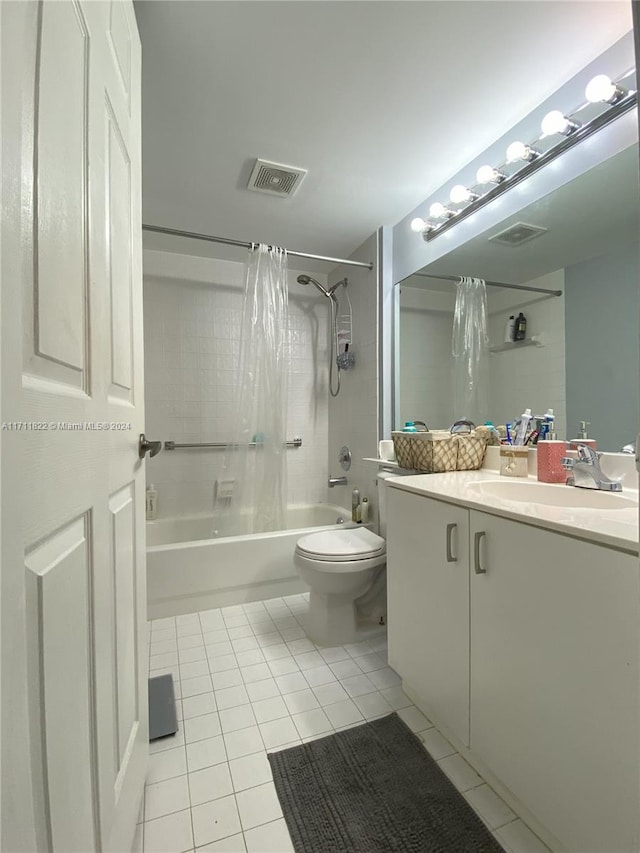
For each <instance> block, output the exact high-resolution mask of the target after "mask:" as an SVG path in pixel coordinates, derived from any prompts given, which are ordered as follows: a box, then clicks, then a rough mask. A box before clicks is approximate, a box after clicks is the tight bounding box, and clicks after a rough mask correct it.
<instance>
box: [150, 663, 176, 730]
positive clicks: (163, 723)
mask: <svg viewBox="0 0 640 853" xmlns="http://www.w3.org/2000/svg"><path fill="white" fill-rule="evenodd" d="M177 731H178V719H177V717H176V695H175V692H174V689H173V676H172V675H169V674H167V675H156V676H155V677H154V678H150V679H149V740H150V741H151V740H157V739H158V738H159V737H167V735H174V734H175V733H176V732H177Z"/></svg>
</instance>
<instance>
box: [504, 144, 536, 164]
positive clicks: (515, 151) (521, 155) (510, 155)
mask: <svg viewBox="0 0 640 853" xmlns="http://www.w3.org/2000/svg"><path fill="white" fill-rule="evenodd" d="M530 150H531V149H530V148H529V146H528V145H525V144H524V142H512V143H511V145H510V146H509V147H508V148H507V162H509V163H515V161H516V160H527V159H528V154H529V151H530Z"/></svg>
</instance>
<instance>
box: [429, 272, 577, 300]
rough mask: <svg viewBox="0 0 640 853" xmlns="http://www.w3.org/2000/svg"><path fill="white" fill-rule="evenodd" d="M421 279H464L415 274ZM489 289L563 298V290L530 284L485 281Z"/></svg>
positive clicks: (456, 280) (451, 276) (452, 276)
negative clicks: (546, 294) (522, 291)
mask: <svg viewBox="0 0 640 853" xmlns="http://www.w3.org/2000/svg"><path fill="white" fill-rule="evenodd" d="M414 275H417V276H420V278H439V279H441V280H442V281H455V282H458V281H460V279H461V278H462V276H459V275H433V274H432V273H427V272H415V273H414ZM485 284H486V285H487V287H505V288H507V289H509V290H528V291H529V292H530V293H548V294H549V296H562V291H561V290H549V289H548V288H546V287H529V285H528V284H507V282H506V281H485Z"/></svg>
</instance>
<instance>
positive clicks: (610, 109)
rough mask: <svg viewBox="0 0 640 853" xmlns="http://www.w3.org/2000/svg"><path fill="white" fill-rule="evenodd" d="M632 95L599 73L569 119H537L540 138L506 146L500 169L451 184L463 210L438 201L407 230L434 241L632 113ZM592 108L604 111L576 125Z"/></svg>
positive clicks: (557, 113) (559, 114)
mask: <svg viewBox="0 0 640 853" xmlns="http://www.w3.org/2000/svg"><path fill="white" fill-rule="evenodd" d="M634 71H635V69H632V70H631V71H630V72H628V73H627V74H625V75H624V76H625V77H628V76H629V75H631V74H633V73H634ZM637 95H638V93H637V92H636V91H632V90H629V91H627V90H626V89H624V88H622V86H620V84H619V83H612V82H611V80H610V79H609V78H608V77H607V76H606V75H604V74H599V75H598V76H597V77H594V78H593V80H591V81H590V82H589V84H588V85H587V88H586V91H585V96H586V98H587V103H586V104H582V105H581V106H580V107H578V108H577V109H576V110H574V111H573V113H571V114H569V115H565V114H564V113H562V112H561V111H560V110H552V111H551V112H549V113H547V115H546V116H545V117H544V119H543V120H542V128H541V129H542V136H540V137H539V138H538V139H537V140H535V141H534V142H532V143H531V144H530V145H526V144H525V143H523V142H512V143H511V145H509V147H508V148H507V153H506V157H507V161H506V163H505V164H504V165H502V166H500V167H497V168H494V167H493V166H491V165H486V166H481V167H480V169H478V172H477V174H476V180H477V184H476V185H475V186H473V187H465V186H464V185H463V184H457V185H456V186H455V187H453V189H452V190H451V195H450V198H451V201H452V202H453V203H454V204H462V205H464V207H461V208H459V209H458V210H455V209H452V208H451V207H447V206H445V205H443V204H441V203H440V202H434V203H433V204H432V205H431V207H430V208H429V215H430V216H431V217H432V219H435V220H436V221H435V222H434V221H431V220H424V219H421V218H420V217H416V218H415V219H412V220H411V230H412V231H415V232H416V233H418V234H422V238H423V239H424V240H425V242H429V241H431V240H434V239H435V238H436V237H438V236H439V235H440V234H443V233H444V232H445V231H448V230H449V228H452V227H453V226H454V225H455V224H456V223H458V222H461V221H462V220H463V219H466V218H467V217H468V216H470V215H471V214H472V213H475V211H476V210H479V209H480V208H481V207H484V206H485V205H486V204H489V203H490V202H492V201H493V200H494V199H495V198H498V196H501V195H502V194H503V193H505V192H507V190H510V189H511V188H512V187H515V186H517V185H518V184H519V183H521V182H522V181H524V180H526V179H527V178H528V177H529V176H530V175H532V174H533V173H534V172H537V171H538V170H539V169H542V168H543V166H546V165H547V163H551V162H552V161H553V160H555V159H556V157H559V156H560V155H561V154H564V152H565V151H568V150H569V149H570V148H573V146H574V145H577V144H578V143H579V142H582V141H583V140H584V139H587V138H588V137H590V136H592V135H593V134H594V133H597V132H598V131H599V130H601V129H602V128H603V127H606V126H607V125H609V124H611V122H613V121H615V120H616V119H617V118H619V117H620V116H622V115H624V114H625V113H627V112H629V110H632V109H633V108H634V107H635V106H636V104H637ZM593 104H603V105H604V106H605V109H604V111H603V112H601V113H600V114H599V115H597V116H595V117H594V118H592V119H589V120H588V121H582V122H581V121H579V120H578V119H577V118H576V115H577V114H579V113H580V112H581V111H582V110H584V109H585V108H587V107H589V106H592V105H593ZM554 135H558V136H560V139H559V140H558V141H557V142H555V143H554V144H553V145H551V146H550V147H549V148H548V149H547V150H546V151H540V150H538V148H539V143H540V142H541V141H542V140H543V139H545V138H547V137H549V136H554ZM514 164H516V169H515V171H514V172H512V174H508V170H509V167H511V168H513V167H514Z"/></svg>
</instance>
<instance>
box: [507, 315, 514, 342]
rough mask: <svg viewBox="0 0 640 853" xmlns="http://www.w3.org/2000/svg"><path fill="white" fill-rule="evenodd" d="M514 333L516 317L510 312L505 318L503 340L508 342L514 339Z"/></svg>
mask: <svg viewBox="0 0 640 853" xmlns="http://www.w3.org/2000/svg"><path fill="white" fill-rule="evenodd" d="M515 333H516V318H515V317H514V316H513V314H511V316H510V317H509V319H508V320H507V325H506V326H505V327H504V342H505V344H510V343H511V341H513V340H514V335H515Z"/></svg>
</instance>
